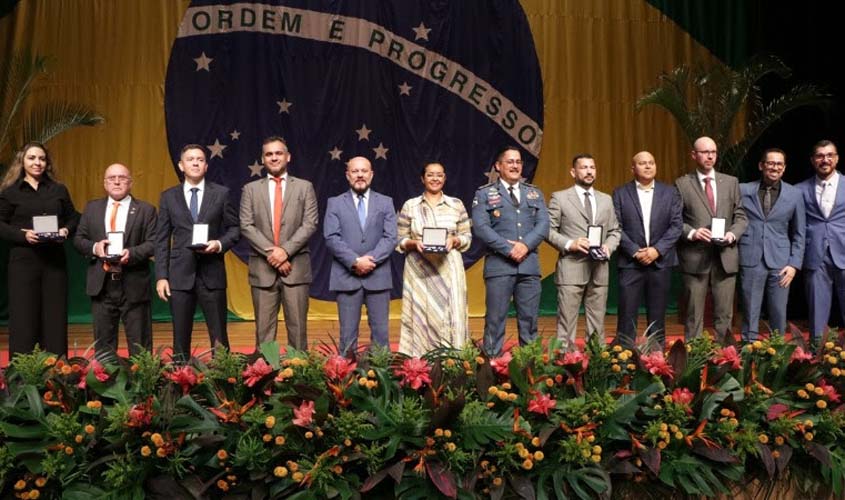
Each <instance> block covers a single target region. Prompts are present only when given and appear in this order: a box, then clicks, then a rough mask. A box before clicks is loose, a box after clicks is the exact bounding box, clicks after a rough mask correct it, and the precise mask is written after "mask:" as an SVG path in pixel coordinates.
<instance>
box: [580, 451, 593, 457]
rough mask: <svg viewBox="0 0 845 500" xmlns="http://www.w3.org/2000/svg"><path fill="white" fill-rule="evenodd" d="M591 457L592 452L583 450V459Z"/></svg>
mask: <svg viewBox="0 0 845 500" xmlns="http://www.w3.org/2000/svg"><path fill="white" fill-rule="evenodd" d="M590 455H592V453H590V450H581V456H582V457H584V458H590Z"/></svg>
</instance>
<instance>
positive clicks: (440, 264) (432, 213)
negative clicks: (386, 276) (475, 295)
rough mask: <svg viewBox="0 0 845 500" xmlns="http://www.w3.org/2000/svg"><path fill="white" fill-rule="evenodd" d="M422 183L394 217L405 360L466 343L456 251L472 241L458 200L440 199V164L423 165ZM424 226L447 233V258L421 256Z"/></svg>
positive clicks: (401, 346)
mask: <svg viewBox="0 0 845 500" xmlns="http://www.w3.org/2000/svg"><path fill="white" fill-rule="evenodd" d="M421 179H422V183H423V187H424V188H425V191H424V192H423V194H422V195H421V196H417V197H416V198H411V199H410V200H408V201H406V202H405V204H404V205H403V206H402V210H401V211H400V212H399V217H398V233H399V244H398V245H397V250H398V251H399V252H402V253H405V254H406V257H405V272H404V275H403V282H404V290H403V293H402V320H401V325H400V329H399V351H400V352H403V353H405V354H408V355H410V356H421V355H423V354H425V353H426V352H428V351H430V350H432V349H435V348H437V347H447V346H452V347H456V348H460V347H463V345H464V344H465V343H466V342H467V341H469V336H468V327H467V289H466V275H465V273H464V263H463V259H462V257H461V252H465V251H466V250H467V249H469V246H470V243H471V242H472V233H471V232H470V226H471V223H470V218H469V216H468V215H467V211H466V208H464V204H463V203H462V202H461V200H459V199H458V198H452V197H451V196H446V195H445V194H443V186H444V184H446V171H445V169H444V167H443V165H441V164H440V163H428V164H427V165H425V167H424V168H423V172H422V177H421ZM426 227H437V228H446V229H447V230H448V233H447V238H446V250H447V251H446V253H427V252H424V251H423V244H422V233H423V228H426Z"/></svg>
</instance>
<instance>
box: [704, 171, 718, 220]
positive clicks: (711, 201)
mask: <svg viewBox="0 0 845 500" xmlns="http://www.w3.org/2000/svg"><path fill="white" fill-rule="evenodd" d="M712 180H713V179H711V178H710V177H705V178H704V194H706V195H707V203H709V204H710V213H712V214H713V215H716V197H715V196H713V186H712V185H711V184H710V181H712Z"/></svg>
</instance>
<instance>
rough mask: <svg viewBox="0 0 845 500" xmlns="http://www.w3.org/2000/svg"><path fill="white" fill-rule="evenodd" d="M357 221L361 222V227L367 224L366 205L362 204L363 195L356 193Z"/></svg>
mask: <svg viewBox="0 0 845 500" xmlns="http://www.w3.org/2000/svg"><path fill="white" fill-rule="evenodd" d="M358 222H360V223H361V229H364V226H366V225H367V207H366V206H365V205H364V195H363V194H359V195H358Z"/></svg>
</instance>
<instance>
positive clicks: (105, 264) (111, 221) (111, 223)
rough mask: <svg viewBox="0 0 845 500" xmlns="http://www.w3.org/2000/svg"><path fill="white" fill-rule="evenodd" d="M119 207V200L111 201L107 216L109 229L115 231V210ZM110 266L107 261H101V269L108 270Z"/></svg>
mask: <svg viewBox="0 0 845 500" xmlns="http://www.w3.org/2000/svg"><path fill="white" fill-rule="evenodd" d="M119 208H120V202H119V201H116V202H114V203H112V207H111V216H109V231H111V232H115V231H117V211H118V209H119ZM111 268H112V266H111V264H109V263H108V262H103V271H110V270H111Z"/></svg>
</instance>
